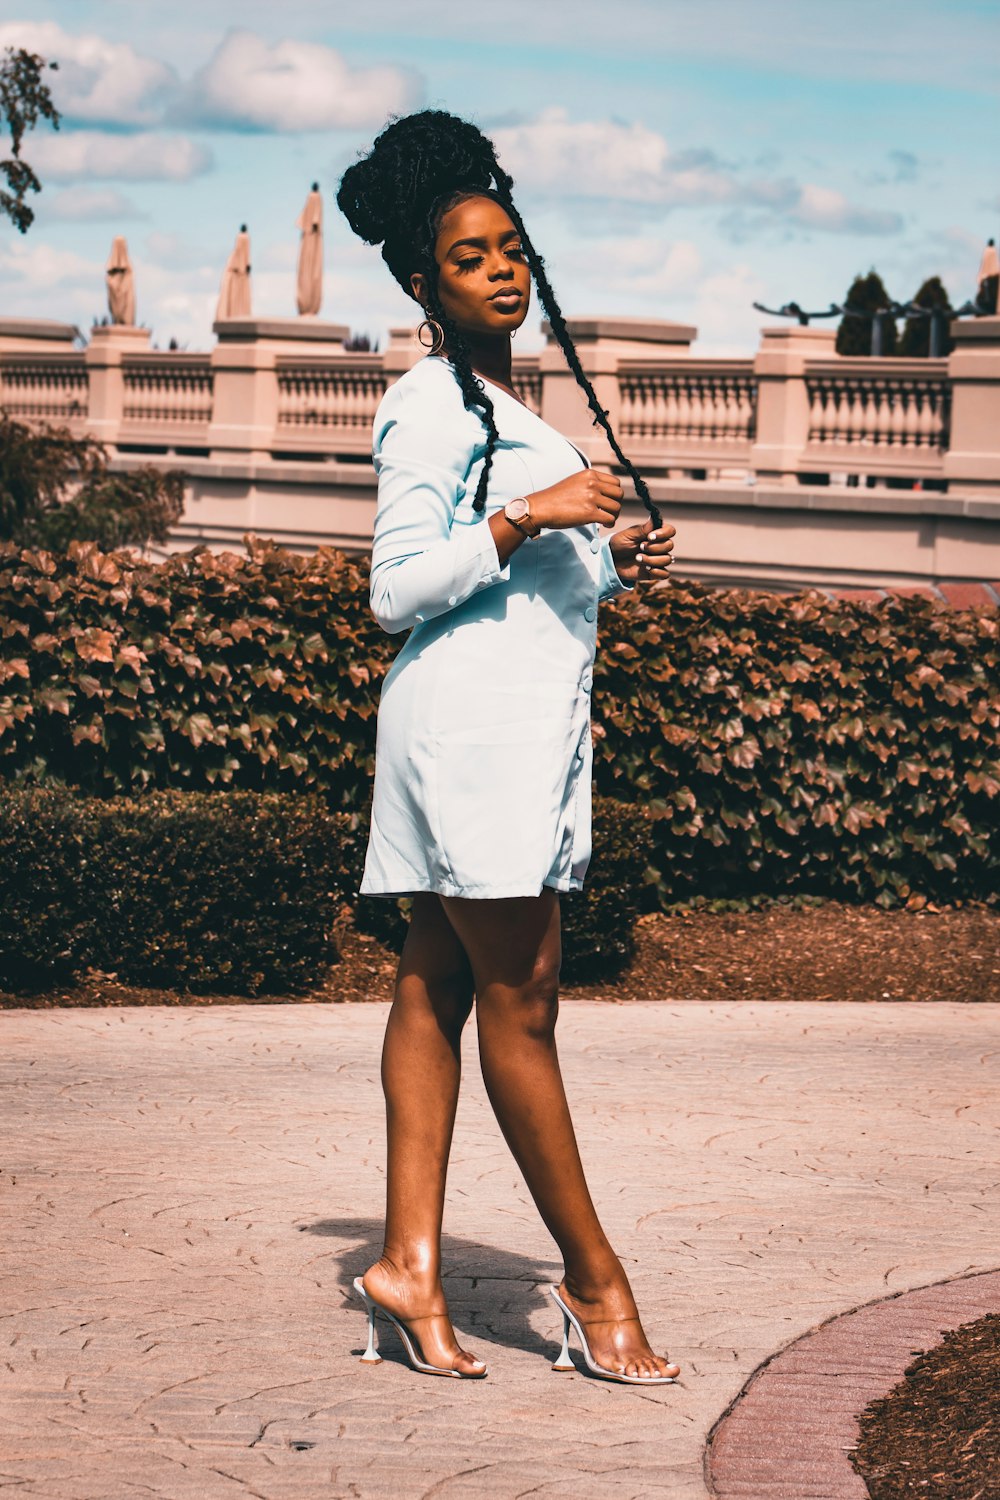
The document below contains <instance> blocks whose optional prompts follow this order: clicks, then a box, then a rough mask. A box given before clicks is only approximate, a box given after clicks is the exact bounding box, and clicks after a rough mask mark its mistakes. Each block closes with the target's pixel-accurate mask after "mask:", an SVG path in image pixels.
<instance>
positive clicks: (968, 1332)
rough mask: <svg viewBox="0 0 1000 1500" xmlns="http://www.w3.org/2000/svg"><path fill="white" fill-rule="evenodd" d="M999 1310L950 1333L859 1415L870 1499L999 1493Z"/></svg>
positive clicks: (960, 1499) (938, 1499) (972, 1498)
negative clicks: (898, 1381)
mask: <svg viewBox="0 0 1000 1500" xmlns="http://www.w3.org/2000/svg"><path fill="white" fill-rule="evenodd" d="M998 1392H1000V1315H998V1314H996V1313H990V1314H988V1315H987V1316H986V1317H985V1318H979V1319H977V1320H976V1321H975V1322H974V1323H964V1324H963V1325H962V1326H961V1327H960V1328H956V1329H954V1330H953V1331H952V1332H951V1333H946V1334H945V1336H944V1339H943V1340H942V1342H941V1343H940V1344H938V1345H937V1346H936V1347H935V1348H934V1349H931V1350H930V1351H929V1353H925V1354H921V1355H920V1356H919V1357H918V1358H917V1359H916V1360H915V1361H914V1363H913V1364H912V1365H910V1367H909V1368H908V1370H907V1371H906V1374H905V1376H904V1378H903V1379H902V1380H901V1381H900V1383H899V1384H898V1385H897V1386H896V1387H895V1388H894V1389H893V1390H891V1391H890V1392H889V1394H888V1396H884V1397H882V1399H881V1400H879V1401H873V1402H872V1403H871V1404H870V1405H869V1406H867V1407H866V1408H865V1410H864V1412H863V1413H862V1414H861V1416H860V1417H859V1419H858V1421H859V1425H860V1429H861V1439H860V1442H859V1443H858V1446H857V1448H856V1449H855V1451H854V1453H853V1454H852V1462H853V1463H854V1467H855V1468H856V1469H857V1471H858V1473H859V1474H860V1475H861V1477H862V1478H863V1479H864V1481H865V1484H866V1485H867V1487H868V1493H869V1494H870V1495H871V1496H872V1500H915V1497H917V1496H920V1497H922V1500H1000V1400H998Z"/></svg>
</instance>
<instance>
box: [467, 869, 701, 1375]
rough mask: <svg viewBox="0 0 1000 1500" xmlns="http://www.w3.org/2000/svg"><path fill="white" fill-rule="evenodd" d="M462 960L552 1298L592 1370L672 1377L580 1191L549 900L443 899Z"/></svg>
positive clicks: (554, 908) (553, 898)
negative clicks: (554, 1282)
mask: <svg viewBox="0 0 1000 1500" xmlns="http://www.w3.org/2000/svg"><path fill="white" fill-rule="evenodd" d="M441 901H442V905H443V907H444V910H445V912H446V914H447V916H448V919H449V921H450V922H451V924H452V926H453V927H454V929H455V932H456V933H457V934H458V937H459V938H460V939H461V942H462V946H463V948H464V949H465V952H466V953H467V954H468V956H469V961H470V963H471V965H472V973H473V977H474V980H475V990H476V1017H477V1024H478V1028H479V1054H480V1058H481V1060H482V1066H483V1078H484V1080H485V1083H486V1089H487V1092H488V1093H489V1097H490V1102H491V1104H492V1105H493V1109H494V1111H495V1112H496V1116H497V1120H498V1121H499V1123H500V1128H501V1129H502V1131H503V1133H504V1136H505V1137H506V1140H507V1143H508V1145H509V1146H510V1148H511V1151H512V1152H513V1153H514V1157H515V1159H516V1161H517V1164H518V1166H519V1167H520V1169H521V1171H522V1172H523V1173H524V1178H525V1181H526V1182H527V1184H528V1187H529V1189H530V1191H531V1195H532V1197H533V1198H534V1200H535V1203H536V1204H537V1205H538V1209H539V1212H540V1213H541V1216H542V1218H543V1220H544V1221H545V1224H546V1225H547V1227H548V1229H549V1230H550V1232H551V1234H552V1236H553V1238H554V1239H555V1241H556V1244H557V1245H558V1246H559V1249H560V1251H561V1253H562V1256H563V1260H564V1262H565V1268H566V1274H565V1276H564V1278H563V1282H562V1286H561V1291H562V1293H563V1295H564V1296H565V1298H566V1301H567V1302H568V1303H569V1305H570V1306H571V1307H572V1308H573V1310H574V1312H576V1314H577V1316H578V1317H579V1319H580V1321H581V1323H583V1324H584V1325H585V1327H586V1329H587V1335H588V1339H589V1342H590V1346H591V1349H592V1351H593V1354H594V1358H595V1359H596V1360H597V1362H598V1363H599V1364H602V1365H606V1366H607V1367H608V1368H610V1369H613V1370H617V1371H619V1372H620V1373H623V1374H627V1375H671V1374H675V1373H676V1372H677V1366H676V1365H671V1364H669V1363H668V1361H667V1360H666V1359H662V1358H660V1357H659V1356H657V1355H655V1354H654V1353H653V1351H652V1350H651V1349H650V1347H649V1344H648V1342H647V1340H646V1336H645V1334H644V1333H643V1331H642V1324H641V1323H640V1321H639V1315H638V1313H637V1311H636V1306H635V1301H634V1300H633V1297H632V1291H631V1288H630V1287H629V1283H628V1278H627V1276H626V1275H625V1271H624V1269H623V1267H622V1264H621V1262H620V1261H619V1259H618V1257H617V1256H616V1255H615V1253H614V1251H613V1250H612V1248H611V1245H610V1244H609V1243H608V1239H607V1236H606V1235H605V1233H604V1230H603V1229H602V1228H601V1224H600V1221H599V1219H598V1217H597V1212H596V1210H595V1208H594V1204H593V1201H592V1200H591V1197H590V1192H589V1190H588V1188H587V1182H586V1178H585V1177H584V1173H583V1166H582V1163H581V1161H580V1153H579V1150H578V1148H577V1143H576V1136H575V1133H574V1131H573V1122H572V1120H571V1119H570V1113H569V1106H568V1104H567V1102H566V1094H565V1091H564V1089H563V1081H562V1075H561V1073H560V1070H559V1059H558V1056H557V1054H556V1043H555V1023H556V1016H557V1013H558V1009H559V1000H558V993H559V964H560V958H561V947H560V937H559V899H558V897H557V895H556V894H555V892H554V891H550V890H545V891H543V892H542V894H541V895H540V896H538V897H536V898H517V899H513V900H502V901H471V900H464V899H458V898H456V897H442V898H441Z"/></svg>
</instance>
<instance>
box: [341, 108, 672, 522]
mask: <svg viewBox="0 0 1000 1500" xmlns="http://www.w3.org/2000/svg"><path fill="white" fill-rule="evenodd" d="M513 186H514V180H513V178H512V177H511V176H510V175H509V173H507V172H505V171H504V169H503V168H502V167H501V165H500V163H499V162H498V161H497V156H496V149H495V148H494V146H493V143H492V141H490V140H489V139H488V138H487V137H486V136H484V135H483V134H482V132H481V131H480V130H479V129H478V127H476V126H475V125H472V124H471V123H470V122H468V121H466V120H460V119H458V118H457V117H456V116H455V115H451V114H448V113H447V112H446V111H444V110H433V109H428V110H421V111H420V112H419V113H417V114H413V115H407V116H406V117H405V118H403V119H398V118H394V119H392V120H391V123H390V124H388V125H387V126H386V128H385V129H384V130H383V131H382V132H381V134H380V135H379V136H378V137H377V138H376V140H375V143H374V145H373V146H372V149H371V151H370V152H369V153H368V155H367V156H366V157H365V158H364V159H363V160H360V161H357V162H355V163H354V164H353V165H352V166H350V167H348V169H347V171H346V172H345V173H344V176H343V177H342V178H341V182H340V186H339V188H338V191H337V202H338V204H339V205H340V207H341V209H342V210H343V212H344V214H345V215H346V217H347V219H348V222H349V223H350V225H351V227H352V229H353V230H354V231H355V233H356V234H359V235H360V236H361V238H362V239H364V240H366V241H367V242H368V244H370V245H376V244H380V243H381V245H382V258H383V260H384V261H385V263H386V265H387V266H388V267H389V269H390V271H391V272H392V274H393V276H394V277H395V278H396V280H397V281H398V283H399V285H400V286H401V287H402V289H403V291H404V292H406V293H407V295H408V296H413V291H412V287H411V283H410V276H411V274H412V273H413V272H415V271H421V272H422V273H423V275H424V278H425V281H426V284H427V288H428V293H429V295H428V297H427V299H426V300H427V305H428V311H429V312H430V314H431V316H433V317H434V318H435V319H436V320H437V321H438V322H439V323H440V324H441V327H442V329H444V331H445V334H446V343H447V346H448V349H449V357H450V360H451V363H452V365H453V367H454V369H455V373H456V375H457V377H458V381H459V384H460V386H461V389H462V400H463V402H464V404H465V406H466V408H467V409H468V410H470V411H475V412H477V413H478V414H479V415H480V416H481V417H482V420H483V426H484V427H485V429H486V461H485V463H484V465H483V470H482V473H481V474H480V477H479V483H478V485H477V487H476V496H475V500H474V501H473V505H474V507H475V509H476V510H478V511H482V510H483V509H485V505H486V490H487V486H488V484H489V477H490V471H491V469H492V466H493V455H494V451H495V449H496V445H497V443H498V441H499V436H498V433H497V427H496V421H495V418H494V414H493V403H492V402H491V401H490V398H489V396H488V395H487V393H486V389H485V387H484V385H483V382H482V380H481V379H479V377H478V376H477V375H476V373H475V371H474V370H473V368H472V360H471V354H470V350H469V345H468V342H467V341H466V339H465V338H464V337H463V336H462V333H461V332H460V330H459V329H458V328H457V327H456V326H455V324H454V323H453V322H452V320H451V319H450V318H448V317H447V316H446V315H445V313H444V310H443V308H442V307H441V301H440V297H439V296H438V274H439V271H438V265H437V260H436V257H435V254H434V249H435V244H436V240H437V230H438V225H439V223H440V220H441V217H442V215H443V214H444V213H445V212H447V210H448V208H449V207H451V206H452V205H453V204H455V203H456V202H458V201H460V200H461V199H462V198H464V197H468V196H472V195H478V194H482V195H483V196H486V197H490V198H493V200H494V201H495V202H497V203H499V204H500V206H501V207H502V208H503V209H504V210H505V211H506V212H507V213H508V214H509V215H510V219H511V222H512V223H513V225H514V227H515V228H516V229H517V231H518V233H519V234H520V235H521V237H522V244H523V248H524V253H525V257H526V259H527V262H528V266H529V268H530V270H531V272H532V275H533V276H534V279H535V284H536V286H537V287H538V294H539V298H540V300H541V303H542V306H543V307H544V309H545V311H546V313H547V314H548V318H549V324H550V326H551V328H552V332H553V334H554V335H555V337H556V339H557V341H558V343H559V345H560V347H561V348H562V351H563V353H564V354H565V356H566V360H567V363H568V364H569V367H570V369H571V370H572V372H573V375H574V377H575V379H576V382H577V384H578V385H579V386H580V388H581V390H582V391H583V392H584V393H585V395H586V397H587V404H588V406H589V407H590V410H591V411H592V412H593V413H594V426H595V427H596V426H598V425H599V426H601V427H602V428H603V429H604V432H605V434H606V436H607V438H608V442H609V443H610V445H611V448H612V450H613V452H614V453H615V456H616V457H617V459H618V461H619V463H620V464H621V465H622V467H623V468H624V469H625V470H626V472H627V473H628V474H629V476H630V477H631V479H632V482H633V484H634V485H635V489H636V493H637V495H638V496H639V498H640V499H641V501H642V503H643V505H644V506H645V507H646V509H647V511H648V512H649V514H650V516H651V517H652V519H653V523H654V526H657V527H659V525H660V524H661V517H660V512H659V510H658V509H657V507H656V505H655V504H654V503H653V500H652V497H651V496H650V493H649V489H648V487H647V485H646V482H645V480H644V479H643V477H642V475H641V474H640V473H639V472H638V470H637V469H636V468H635V466H634V465H633V464H632V463H631V462H630V460H629V459H628V458H626V456H625V454H624V453H623V452H622V450H621V447H620V446H619V443H618V439H617V438H616V437H615V434H614V432H613V431H612V429H611V424H610V422H609V421H608V413H607V412H606V411H605V409H604V407H603V406H602V405H601V403H600V401H599V400H598V399H597V394H596V392H595V391H594V388H593V386H592V385H591V383H590V381H589V380H588V379H587V376H586V374H585V373H584V370H583V366H582V365H581V364H580V359H579V356H578V354H577V352H576V346H575V345H574V343H573V340H572V338H571V337H570V335H569V330H568V329H567V327H566V320H565V318H564V317H563V315H562V310H561V308H560V306H559V304H558V302H557V301H556V298H555V293H554V292H553V290H552V287H551V285H550V283H549V279H548V276H547V275H546V272H545V262H544V260H543V259H542V257H541V256H540V255H539V253H538V251H537V250H536V249H535V247H534V245H533V244H532V243H531V240H530V238H529V236H528V234H527V231H526V230H525V227H524V223H523V221H522V219H521V216H520V214H519V213H518V211H517V209H516V208H515V207H514V203H513V199H512V197H511V192H512V189H513Z"/></svg>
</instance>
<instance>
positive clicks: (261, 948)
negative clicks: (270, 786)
mask: <svg viewBox="0 0 1000 1500" xmlns="http://www.w3.org/2000/svg"><path fill="white" fill-rule="evenodd" d="M649 830H650V823H649V819H648V818H646V817H645V815H644V814H642V813H639V812H636V810H635V809H633V808H630V807H620V806H618V805H616V804H612V803H608V802H607V801H603V800H600V799H598V801H597V803H596V805H595V831H596V833H597V835H598V838H597V842H598V849H597V853H596V854H595V859H594V863H593V865H592V869H591V879H590V880H589V881H588V887H587V891H586V893H584V894H578V895H574V896H572V897H570V898H568V899H567V901H566V902H565V903H564V906H563V974H564V976H565V978H566V979H567V980H569V981H573V980H578V979H601V978H613V977H614V976H615V975H617V974H618V973H620V972H621V970H622V969H623V968H624V967H625V966H626V964H627V963H628V962H629V960H630V958H631V956H632V951H633V944H634V929H635V919H636V916H637V913H638V901H639V895H640V891H641V883H642V875H643V871H644V869H645V866H646V864H647V862H648V859H649ZM365 838H366V832H365V825H364V823H363V822H357V821H356V820H354V819H352V818H350V817H348V816H347V815H346V814H344V813H331V812H329V811H328V809H327V808H326V805H325V803H324V801H323V799H322V798H321V797H319V796H318V795H317V794H316V793H314V792H304V793H300V792H250V791H235V792H224V793H220V792H178V791H153V792H145V793H143V794H142V795H140V796H138V797H91V796H87V795H86V794H85V793H81V792H79V791H78V790H76V789H75V788H73V787H60V786H55V785H52V786H4V785H0V911H2V912H3V920H2V922H0V988H7V989H10V990H15V991H17V990H22V991H23V990H38V989H44V988H47V987H49V986H51V985H52V984H54V983H60V984H66V983H72V982H73V981H74V980H77V979H79V978H80V977H81V976H82V975H83V974H84V973H85V971H86V970H87V969H98V970H101V971H103V972H105V973H113V974H115V975H116V976H117V978H118V979H119V981H120V982H122V983H125V984H135V985H143V986H151V987H162V988H169V989H177V990H181V991H182V992H183V991H186V992H190V993H198V994H207V993H212V992H218V991H222V992H224V993H227V994H239V995H258V994H296V993H300V992H302V991H303V990H308V989H309V988H311V987H312V986H314V985H315V984H316V983H317V982H318V981H319V980H321V979H322V977H323V976H324V974H325V973H326V972H327V971H328V970H329V967H330V965H331V964H334V963H336V962H337V960H338V958H339V952H338V948H337V943H336V939H335V928H336V925H337V920H338V917H339V915H340V913H341V912H342V910H343V908H344V906H345V905H351V904H353V903H355V902H356V900H357V898H356V894H355V893H356V891H357V887H358V882H359V879H360V874H361V867H362V863H363V856H364V845H365ZM401 905H403V903H396V902H392V901H385V900H381V901H377V900H375V899H374V898H367V899H364V900H362V901H360V902H359V903H358V906H359V910H358V912H357V914H356V915H357V918H358V919H359V921H360V925H361V926H362V927H363V928H364V927H367V926H370V925H371V924H373V923H374V925H375V930H376V931H377V932H378V933H379V935H380V936H382V937H384V938H387V939H388V940H389V941H391V942H392V943H393V944H394V946H396V947H397V948H398V947H401V946H402V940H403V938H404V937H405V934H406V926H407V923H406V919H405V916H404V915H403V912H402V911H401V909H400V907H401ZM366 916H367V918H368V921H367V922H365V920H364V918H365V917H366Z"/></svg>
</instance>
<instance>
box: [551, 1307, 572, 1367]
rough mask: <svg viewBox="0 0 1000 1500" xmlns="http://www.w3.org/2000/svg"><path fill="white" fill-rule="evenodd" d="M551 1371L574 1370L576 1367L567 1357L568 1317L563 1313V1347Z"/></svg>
mask: <svg viewBox="0 0 1000 1500" xmlns="http://www.w3.org/2000/svg"><path fill="white" fill-rule="evenodd" d="M552 1368H553V1370H575V1369H576V1365H575V1364H574V1363H573V1361H572V1360H571V1359H570V1357H569V1315H568V1314H567V1313H566V1312H565V1311H564V1312H563V1346H562V1348H561V1349H560V1351H559V1358H558V1359H557V1360H556V1362H555V1364H554V1365H553V1366H552Z"/></svg>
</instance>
